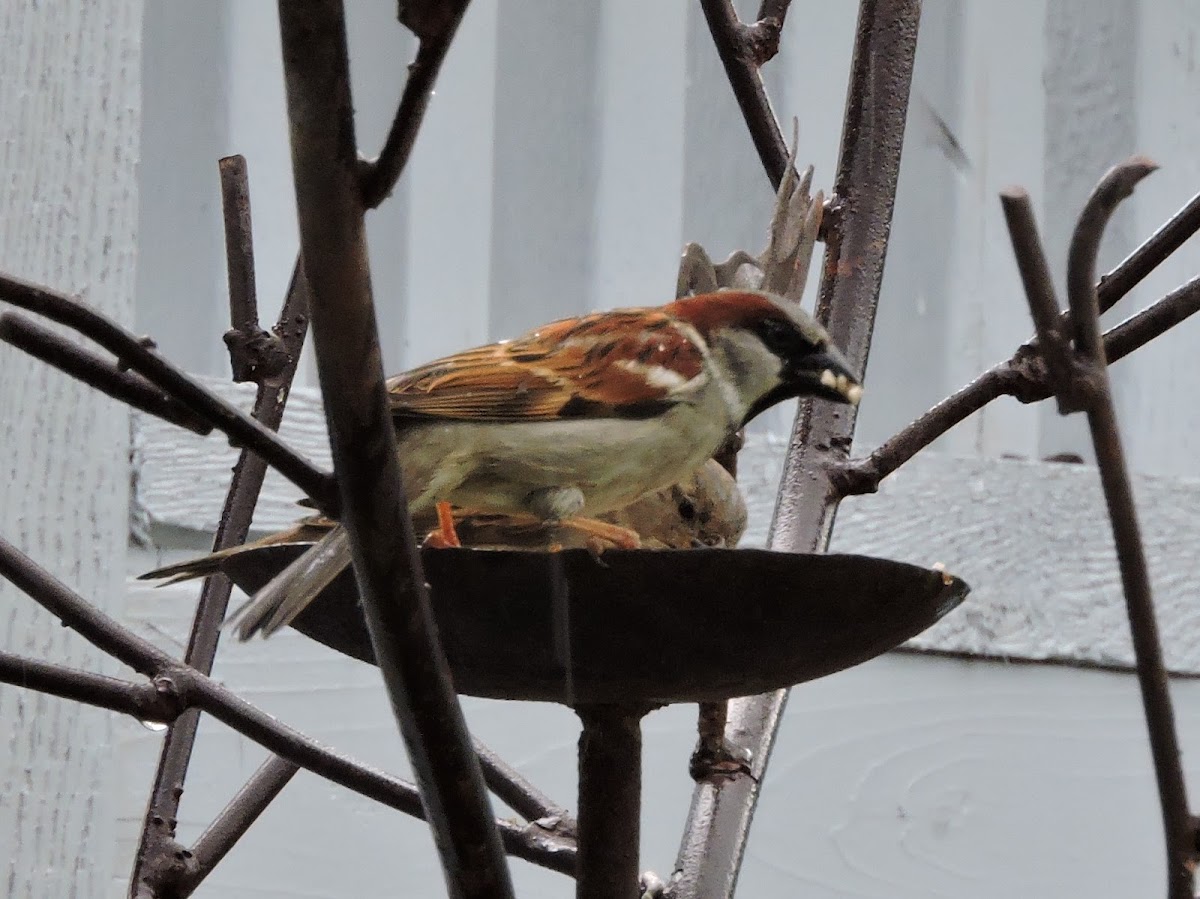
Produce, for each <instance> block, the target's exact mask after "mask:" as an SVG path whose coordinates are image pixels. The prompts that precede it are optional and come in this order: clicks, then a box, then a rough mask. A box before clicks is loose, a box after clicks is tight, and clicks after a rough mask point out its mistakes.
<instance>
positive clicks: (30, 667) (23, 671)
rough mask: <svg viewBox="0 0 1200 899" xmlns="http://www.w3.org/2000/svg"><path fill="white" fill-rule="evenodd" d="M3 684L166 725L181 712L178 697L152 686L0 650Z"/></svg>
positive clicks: (0, 672)
mask: <svg viewBox="0 0 1200 899" xmlns="http://www.w3.org/2000/svg"><path fill="white" fill-rule="evenodd" d="M0 683H6V684H14V685H16V686H18V687H25V688H26V689H29V690H37V691H38V692H39V693H48V694H49V695H51V696H59V697H62V698H63V699H73V700H75V701H76V702H83V703H86V704H88V705H91V706H96V707H97V708H101V709H109V710H110V711H113V712H120V713H122V714H124V715H132V716H133V717H134V718H136V719H138V720H139V721H156V722H162V723H166V722H168V721H174V720H175V718H177V717H178V716H179V714H180V712H181V711H182V706H181V705H180V704H179V702H178V701H177V700H176V697H175V696H173V695H172V694H170V693H169V692H165V691H160V690H157V689H156V688H155V687H154V685H153V684H149V683H131V682H130V681H126V680H121V679H120V678H115V677H107V676H105V675H103V674H92V673H91V672H90V671H79V670H77V669H74V668H66V667H64V666H62V665H55V664H53V663H52V662H43V661H41V660H39V659H27V658H24V657H22V656H18V655H14V654H13V653H9V652H4V651H0Z"/></svg>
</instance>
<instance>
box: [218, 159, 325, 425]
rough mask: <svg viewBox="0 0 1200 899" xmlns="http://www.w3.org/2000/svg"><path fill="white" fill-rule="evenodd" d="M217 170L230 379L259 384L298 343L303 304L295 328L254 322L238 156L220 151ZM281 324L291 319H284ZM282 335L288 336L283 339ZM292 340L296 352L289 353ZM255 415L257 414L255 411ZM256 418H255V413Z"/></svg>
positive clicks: (249, 233)
mask: <svg viewBox="0 0 1200 899" xmlns="http://www.w3.org/2000/svg"><path fill="white" fill-rule="evenodd" d="M217 166H218V169H219V171H220V173H221V209H222V212H223V213H224V219H225V267H226V270H227V272H228V277H229V312H230V329H229V330H228V331H226V332H225V337H224V339H225V345H226V346H227V347H228V348H229V362H230V365H231V366H232V368H233V379H234V380H235V381H238V382H239V383H240V382H245V381H253V382H254V383H256V384H262V383H264V382H265V381H267V380H270V379H275V378H278V377H279V376H280V375H281V374H282V373H283V371H284V369H286V368H287V367H288V364H289V363H292V364H293V365H292V367H293V368H294V367H295V365H294V363H295V361H296V356H297V354H298V352H299V347H300V346H301V345H302V344H303V342H304V332H305V331H306V330H307V329H306V328H305V327H303V325H304V324H305V323H306V322H307V318H306V316H307V313H308V310H307V308H305V309H301V310H298V314H299V315H300V316H301V317H302V318H301V321H300V324H301V327H299V328H290V327H289V328H287V329H286V330H284V331H283V332H282V333H280V332H279V331H278V329H277V331H276V333H274V334H272V333H271V332H270V331H265V330H263V327H262V325H260V324H259V321H258V290H257V288H256V287H255V284H254V236H253V229H252V228H251V223H250V181H249V177H248V175H247V172H246V159H245V157H243V156H226V157H225V158H224V159H222V160H220V161H219V162H218V163H217ZM286 324H291V323H290V322H287V323H286ZM284 335H286V337H287V338H288V339H287V340H285V339H284ZM292 345H294V347H295V350H296V352H292V351H291V349H292ZM255 418H260V416H258V415H256V416H255ZM260 420H261V418H260Z"/></svg>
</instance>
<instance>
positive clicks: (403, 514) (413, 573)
mask: <svg viewBox="0 0 1200 899" xmlns="http://www.w3.org/2000/svg"><path fill="white" fill-rule="evenodd" d="M279 22H280V32H281V35H282V44H283V71H284V84H285V86H286V88H287V109H288V120H289V123H290V129H289V130H290V134H291V143H292V172H293V176H294V180H295V187H296V206H297V211H298V213H299V219H300V248H301V253H302V255H303V257H304V268H305V273H306V274H307V276H308V282H309V287H310V289H311V291H312V299H311V308H312V318H313V342H314V344H315V347H316V351H317V370H318V374H319V376H320V381H321V393H322V396H323V397H324V399H325V404H324V405H325V418H326V422H327V424H328V426H329V442H330V447H331V449H332V451H333V461H334V471H335V472H336V473H337V480H338V488H339V491H340V493H341V497H342V514H341V516H340V522H341V525H342V527H344V528H345V529H346V532H347V534H348V535H349V537H350V545H351V550H352V554H353V560H354V574H355V580H356V581H357V584H358V593H359V598H360V601H361V602H362V609H363V614H364V617H365V618H366V621H367V629H368V631H369V633H370V635H371V643H372V645H373V647H374V650H375V658H376V660H377V662H378V664H379V669H380V671H381V672H382V674H383V680H384V684H385V685H386V687H387V692H388V697H389V699H390V700H391V705H392V711H393V713H394V714H395V717H396V721H397V723H398V724H399V727H400V734H401V736H402V737H403V739H404V744H405V748H406V749H407V750H408V758H409V761H410V763H411V765H412V770H413V775H414V777H415V778H416V781H417V784H418V786H419V787H420V790H421V798H422V801H423V803H424V805H425V809H426V813H427V817H428V821H429V824H430V826H431V828H432V829H433V837H434V844H435V845H436V846H437V849H438V852H439V854H440V856H441V861H442V872H443V874H444V875H445V878H446V885H447V887H448V889H449V893H450V895H451V896H452V897H455V899H458V897H462V899H470V897H478V899H484V897H489V899H491V897H501V899H502V897H505V896H512V895H513V887H512V882H511V878H510V875H509V871H508V864H507V860H506V858H505V855H504V848H503V846H502V845H501V842H500V836H499V834H498V833H497V831H496V828H495V825H494V823H493V816H492V811H491V806H490V804H489V801H488V796H487V791H486V789H485V787H484V781H483V773H482V771H481V770H480V767H479V760H478V758H477V757H476V756H475V752H474V750H473V749H472V746H471V740H470V736H469V734H468V733H467V726H466V722H465V721H464V719H463V715H462V710H461V708H460V707H459V704H458V697H457V696H456V694H455V692H454V687H453V684H452V683H451V681H450V670H449V666H448V665H447V663H446V658H445V654H444V653H443V651H442V648H441V644H440V643H439V641H438V637H437V630H436V627H435V625H434V621H433V613H432V611H431V609H430V606H429V596H428V593H427V590H426V586H425V578H424V574H423V573H422V570H421V560H420V557H419V555H418V553H417V544H416V538H415V536H414V534H413V527H412V520H411V519H410V517H409V515H408V505H407V502H406V500H405V493H404V488H403V485H402V483H401V480H400V462H399V459H398V458H397V454H396V434H395V431H394V429H393V427H392V421H391V412H390V409H389V406H388V398H387V387H386V385H385V383H384V374H383V366H382V363H381V352H380V348H379V332H378V329H377V327H376V322H375V306H374V301H373V300H372V297H371V282H370V274H369V271H370V266H369V263H368V259H367V241H366V224H365V218H364V216H365V213H366V205H365V203H364V198H363V196H362V192H361V190H360V185H359V174H358V167H357V149H356V147H355V136H354V109H353V104H352V101H351V97H350V81H349V78H347V77H346V73H347V71H348V70H349V51H348V50H347V46H346V22H345V10H344V9H343V7H342V3H341V2H340V0H289V2H280V3H279ZM418 114H419V110H418ZM397 537H399V539H397Z"/></svg>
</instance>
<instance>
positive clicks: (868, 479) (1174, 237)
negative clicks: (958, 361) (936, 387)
mask: <svg viewBox="0 0 1200 899" xmlns="http://www.w3.org/2000/svg"><path fill="white" fill-rule="evenodd" d="M1197 229H1200V196H1197V197H1195V198H1193V199H1192V201H1191V202H1189V203H1188V204H1187V205H1186V206H1184V207H1183V209H1181V210H1180V211H1179V212H1178V213H1176V214H1175V215H1174V216H1172V217H1171V218H1170V219H1169V220H1168V221H1167V222H1166V223H1165V224H1164V225H1163V226H1162V227H1161V228H1159V229H1158V231H1156V232H1155V233H1154V234H1153V235H1151V236H1150V237H1149V238H1148V239H1147V240H1146V241H1145V242H1143V243H1142V244H1141V245H1140V246H1139V247H1138V248H1137V249H1136V250H1134V251H1133V252H1132V253H1130V254H1129V256H1127V257H1126V258H1125V259H1124V260H1123V261H1122V262H1121V263H1120V265H1118V266H1117V267H1116V268H1114V269H1113V270H1112V271H1111V272H1109V273H1108V274H1107V275H1105V276H1103V277H1102V278H1101V279H1100V283H1099V285H1098V286H1097V289H1096V294H1097V297H1098V299H1099V303H1100V307H1101V308H1102V309H1111V308H1112V307H1113V306H1114V305H1116V304H1117V302H1119V301H1120V300H1121V299H1122V298H1123V297H1124V296H1125V293H1124V292H1127V291H1130V290H1132V289H1133V288H1134V287H1136V286H1137V285H1138V284H1139V283H1141V281H1142V280H1144V279H1145V278H1146V276H1147V275H1149V274H1150V272H1152V271H1153V270H1154V267H1156V266H1157V265H1159V264H1161V263H1162V262H1163V260H1165V259H1166V258H1167V257H1168V255H1169V251H1170V250H1173V249H1177V248H1178V247H1180V246H1182V244H1183V243H1184V242H1185V241H1186V240H1187V239H1188V238H1189V237H1191V236H1192V235H1193V234H1194V233H1195V232H1196V230H1197ZM1198 310H1200V285H1198V284H1197V282H1196V281H1190V282H1188V283H1187V284H1185V285H1183V286H1182V287H1179V288H1177V289H1176V290H1174V291H1172V292H1171V293H1170V294H1168V295H1167V296H1165V297H1163V298H1162V299H1160V300H1159V301H1158V302H1156V303H1154V304H1153V305H1152V306H1150V307H1149V308H1148V309H1145V310H1143V311H1142V312H1140V313H1138V314H1137V315H1135V316H1132V317H1131V318H1129V319H1127V320H1126V321H1124V322H1122V323H1121V324H1119V325H1117V326H1116V327H1115V328H1112V329H1111V330H1109V331H1108V332H1107V333H1106V334H1105V335H1104V349H1105V354H1106V358H1107V359H1108V364H1110V365H1111V364H1112V363H1114V362H1116V361H1117V360H1119V359H1122V358H1124V357H1125V356H1127V355H1129V354H1130V353H1132V352H1134V351H1135V350H1137V349H1139V348H1141V347H1142V346H1145V345H1146V344H1147V343H1149V342H1150V341H1151V340H1153V339H1154V338H1156V337H1158V336H1159V335H1160V334H1163V333H1165V332H1166V331H1168V330H1170V329H1171V328H1172V327H1174V326H1175V325H1177V324H1179V323H1180V322H1181V321H1183V320H1184V319H1186V318H1188V317H1189V316H1191V315H1193V314H1195V313H1196V312H1197V311H1198ZM1070 327H1071V312H1070V310H1069V309H1068V310H1066V311H1065V312H1063V313H1062V315H1060V316H1059V318H1058V329H1059V333H1060V334H1064V335H1065V334H1066V333H1067V331H1065V330H1063V329H1070ZM1039 356H1040V354H1039V352H1038V350H1037V348H1036V342H1035V341H1033V340H1031V341H1029V342H1027V343H1026V344H1024V345H1023V346H1022V347H1020V348H1019V349H1018V350H1017V351H1016V353H1014V354H1013V356H1012V357H1011V358H1009V359H1006V360H1005V361H1004V362H1001V363H999V364H997V365H995V366H993V367H992V368H990V369H989V370H988V371H986V372H984V373H983V374H982V375H980V376H979V377H978V378H976V379H975V380H974V381H972V382H971V383H970V384H967V385H966V386H964V387H962V388H960V389H959V390H957V391H956V392H955V393H953V394H951V395H950V396H948V397H947V398H946V399H944V400H942V401H941V402H940V403H938V404H937V405H936V406H934V407H933V408H932V409H930V410H929V411H928V412H926V413H925V414H923V415H921V416H920V417H919V418H917V419H916V420H914V421H913V422H912V423H910V424H909V425H907V426H906V427H905V428H903V429H902V430H900V431H899V432H897V433H896V434H894V435H893V436H892V437H890V438H888V439H887V440H886V441H885V442H884V443H883V444H882V445H881V446H879V447H877V448H876V449H875V450H874V452H872V453H871V454H870V455H869V456H866V457H865V458H862V459H853V460H850V461H848V462H845V463H842V464H838V465H834V466H832V467H831V476H832V478H833V480H834V483H835V486H836V489H837V490H838V492H839V493H840V494H841V495H842V496H856V495H860V494H864V493H874V492H875V491H876V490H878V489H879V483H880V481H882V480H883V479H884V478H886V477H887V476H888V475H890V474H892V473H893V472H894V471H896V469H898V468H899V467H900V466H901V465H903V464H904V463H906V462H908V461H909V460H910V459H912V458H913V457H914V456H915V455H916V454H917V453H919V452H920V451H921V450H923V449H924V448H925V447H927V446H929V445H930V444H931V443H933V442H934V441H935V440H937V439H938V438H939V437H941V436H942V435H943V434H945V433H946V432H947V431H948V430H950V428H952V427H954V426H955V425H957V424H958V423H959V422H961V421H963V420H964V419H966V418H967V417H968V416H970V415H971V414H973V413H975V412H978V411H979V410H980V409H982V408H983V407H984V406H986V405H987V404H988V403H990V402H991V401H992V400H994V399H996V398H997V397H1001V396H1013V397H1015V398H1017V399H1018V400H1019V401H1020V402H1022V403H1036V402H1040V401H1042V400H1044V399H1048V398H1049V397H1050V396H1053V391H1052V390H1051V387H1050V383H1049V381H1048V380H1047V378H1046V372H1045V371H1044V369H1043V368H1042V367H1041V366H1040V365H1039Z"/></svg>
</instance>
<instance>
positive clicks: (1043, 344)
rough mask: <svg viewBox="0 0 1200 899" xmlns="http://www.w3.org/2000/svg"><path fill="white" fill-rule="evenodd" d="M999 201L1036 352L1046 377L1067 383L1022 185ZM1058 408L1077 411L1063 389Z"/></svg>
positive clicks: (1063, 349) (1047, 277)
mask: <svg viewBox="0 0 1200 899" xmlns="http://www.w3.org/2000/svg"><path fill="white" fill-rule="evenodd" d="M1000 205H1001V206H1002V207H1003V208H1004V219H1005V221H1006V222H1007V223H1008V233H1009V237H1010V238H1011V239H1012V245H1013V253H1014V255H1015V256H1016V257H1017V268H1018V269H1019V270H1020V272H1021V282H1022V284H1023V285H1024V287H1025V297H1026V299H1027V300H1028V302H1029V314H1030V316H1031V317H1032V318H1033V324H1034V327H1035V328H1036V330H1037V346H1038V352H1039V353H1040V354H1041V356H1042V358H1043V359H1044V360H1045V362H1046V367H1047V368H1048V369H1049V371H1050V377H1051V378H1053V379H1054V380H1055V382H1056V383H1059V384H1062V385H1067V384H1070V383H1072V369H1071V356H1070V352H1069V349H1068V347H1067V343H1066V341H1065V340H1063V336H1062V334H1061V333H1060V331H1059V330H1058V324H1059V319H1060V318H1061V314H1062V310H1061V309H1060V308H1059V305H1058V299H1057V298H1056V297H1055V295H1054V278H1053V277H1052V276H1051V274H1050V265H1049V263H1047V262H1046V254H1045V253H1044V252H1042V242H1041V239H1040V238H1039V237H1038V230H1037V221H1036V220H1035V219H1034V216H1033V204H1031V203H1030V202H1029V194H1028V193H1026V192H1025V190H1024V189H1023V188H1020V187H1010V188H1007V189H1006V190H1003V191H1001V192H1000ZM1058 409H1059V411H1060V412H1062V413H1066V412H1073V411H1077V410H1078V409H1079V406H1078V402H1077V399H1076V398H1075V397H1072V396H1071V394H1070V393H1069V392H1068V391H1066V390H1064V391H1063V392H1061V393H1059V407H1058Z"/></svg>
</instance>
